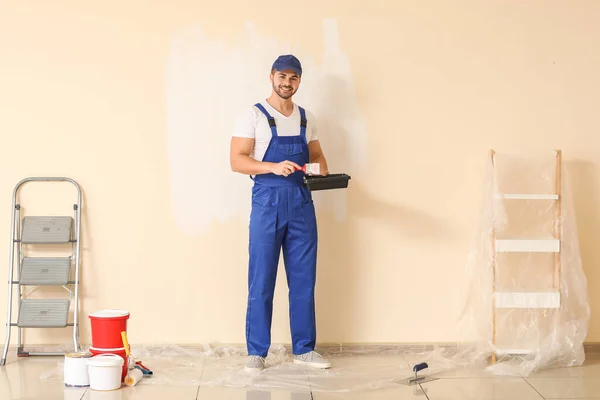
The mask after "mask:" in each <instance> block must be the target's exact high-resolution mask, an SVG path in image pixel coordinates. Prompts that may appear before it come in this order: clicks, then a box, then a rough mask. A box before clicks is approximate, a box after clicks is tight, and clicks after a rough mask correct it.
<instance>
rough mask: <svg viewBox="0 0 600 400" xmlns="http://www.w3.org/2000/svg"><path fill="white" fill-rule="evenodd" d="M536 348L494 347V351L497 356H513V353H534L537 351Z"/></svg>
mask: <svg viewBox="0 0 600 400" xmlns="http://www.w3.org/2000/svg"><path fill="white" fill-rule="evenodd" d="M537 352H538V350H537V349H526V348H522V349H520V348H509V347H506V348H502V347H498V348H496V351H495V353H496V354H497V355H499V356H515V355H521V356H525V355H530V354H535V353H537Z"/></svg>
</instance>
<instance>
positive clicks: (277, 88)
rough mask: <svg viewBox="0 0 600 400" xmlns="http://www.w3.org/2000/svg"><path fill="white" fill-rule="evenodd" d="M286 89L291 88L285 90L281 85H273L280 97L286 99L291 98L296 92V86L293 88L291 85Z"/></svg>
mask: <svg viewBox="0 0 600 400" xmlns="http://www.w3.org/2000/svg"><path fill="white" fill-rule="evenodd" d="M285 88H286V89H287V88H289V89H291V90H290V91H289V92H283V91H282V90H281V89H282V87H281V86H275V85H273V90H275V93H277V95H278V96H279V97H281V98H282V99H284V100H287V99H289V98H290V97H292V96H293V95H294V94H295V93H296V92H295V91H294V88H292V87H291V86H287V87H285Z"/></svg>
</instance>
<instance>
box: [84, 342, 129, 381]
mask: <svg viewBox="0 0 600 400" xmlns="http://www.w3.org/2000/svg"><path fill="white" fill-rule="evenodd" d="M90 354H91V355H92V356H97V355H100V354H114V355H116V356H119V357H121V358H123V360H125V362H124V363H123V372H122V374H121V382H124V381H125V377H126V376H127V371H128V368H129V367H128V365H127V359H128V357H127V352H125V348H124V347H121V348H119V349H97V348H95V347H90Z"/></svg>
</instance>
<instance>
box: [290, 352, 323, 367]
mask: <svg viewBox="0 0 600 400" xmlns="http://www.w3.org/2000/svg"><path fill="white" fill-rule="evenodd" d="M294 364H301V365H306V366H309V367H313V368H329V367H331V363H330V362H329V361H327V360H326V359H324V358H323V357H321V355H320V354H319V353H316V352H314V351H309V352H308V353H304V354H298V355H295V356H294Z"/></svg>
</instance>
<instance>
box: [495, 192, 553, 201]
mask: <svg viewBox="0 0 600 400" xmlns="http://www.w3.org/2000/svg"><path fill="white" fill-rule="evenodd" d="M498 197H500V198H501V199H511V200H558V195H557V194H519V193H503V194H500V195H498Z"/></svg>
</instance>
